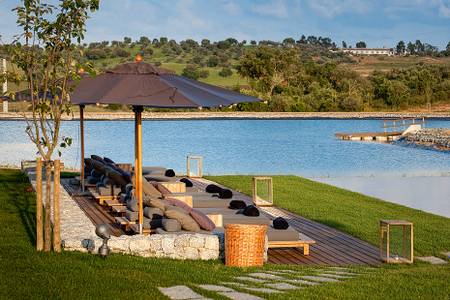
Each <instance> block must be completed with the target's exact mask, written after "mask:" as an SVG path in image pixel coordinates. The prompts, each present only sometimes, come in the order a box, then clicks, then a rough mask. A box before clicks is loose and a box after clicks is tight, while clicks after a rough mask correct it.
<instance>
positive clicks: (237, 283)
mask: <svg viewBox="0 0 450 300" xmlns="http://www.w3.org/2000/svg"><path fill="white" fill-rule="evenodd" d="M220 284H224V285H233V286H237V287H240V288H245V287H247V286H246V285H245V284H242V283H239V282H221V283H220Z"/></svg>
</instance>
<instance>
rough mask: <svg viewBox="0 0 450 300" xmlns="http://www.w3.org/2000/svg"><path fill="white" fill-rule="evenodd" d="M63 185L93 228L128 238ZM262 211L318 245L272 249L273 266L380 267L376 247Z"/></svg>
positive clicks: (198, 183) (200, 183) (104, 212)
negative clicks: (102, 227)
mask: <svg viewBox="0 0 450 300" xmlns="http://www.w3.org/2000/svg"><path fill="white" fill-rule="evenodd" d="M191 181H192V182H193V183H194V186H195V187H197V188H199V189H203V190H204V189H205V187H206V186H207V185H208V184H211V183H214V182H212V181H208V180H206V179H203V178H201V179H200V178H199V179H191ZM61 184H62V185H63V187H64V188H65V189H66V191H67V192H68V193H69V194H70V195H71V196H72V198H73V199H74V201H75V202H76V203H77V204H78V205H79V206H80V208H81V209H82V210H83V211H84V212H85V213H86V215H87V216H88V217H89V219H90V220H91V221H92V223H93V224H94V225H98V224H107V225H108V226H109V228H110V230H111V233H112V234H113V235H115V236H120V235H123V234H126V233H125V232H124V231H123V230H122V229H120V228H119V227H118V226H117V224H116V222H115V219H114V216H113V215H112V213H111V211H109V210H108V209H107V208H106V207H104V206H100V205H99V204H98V203H97V202H96V201H95V200H94V199H93V198H92V197H88V196H76V192H77V187H75V186H73V185H71V184H70V181H69V180H67V179H62V180H61ZM215 184H217V183H215ZM217 185H219V184H217ZM219 186H220V185H219ZM233 194H235V195H238V197H239V198H241V199H243V200H249V201H251V197H249V196H248V195H245V194H242V193H239V192H237V191H233ZM260 210H261V212H262V213H263V214H265V215H266V216H268V217H269V218H270V219H274V218H276V217H283V218H285V219H286V220H287V221H288V222H289V224H290V226H292V227H293V228H295V229H296V230H297V231H298V232H301V233H303V234H306V235H307V236H308V237H310V238H312V239H313V240H315V241H316V243H315V244H313V245H311V246H310V254H309V255H308V256H305V255H303V253H302V251H301V249H297V248H280V249H269V253H268V254H269V262H270V263H273V264H291V265H330V266H346V265H371V266H375V265H378V264H381V261H380V259H379V250H378V247H375V246H374V245H371V244H369V243H367V242H365V241H362V240H360V239H358V238H355V237H353V236H351V235H349V234H346V233H344V232H342V231H339V230H337V229H334V228H331V227H329V226H326V225H324V224H321V223H318V222H315V221H312V220H309V219H306V218H304V217H301V216H299V215H296V214H294V213H291V212H288V211H286V210H284V209H280V208H277V207H260Z"/></svg>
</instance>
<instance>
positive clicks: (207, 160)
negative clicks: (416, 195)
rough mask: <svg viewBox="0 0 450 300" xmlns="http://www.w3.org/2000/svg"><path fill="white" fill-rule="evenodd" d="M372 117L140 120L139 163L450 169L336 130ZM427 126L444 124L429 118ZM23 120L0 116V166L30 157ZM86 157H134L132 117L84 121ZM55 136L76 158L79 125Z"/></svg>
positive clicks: (368, 127)
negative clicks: (192, 159)
mask: <svg viewBox="0 0 450 300" xmlns="http://www.w3.org/2000/svg"><path fill="white" fill-rule="evenodd" d="M382 125H383V124H382V122H381V121H380V120H192V121H144V122H143V159H144V165H148V166H152V165H161V166H165V167H170V168H173V169H175V170H176V171H178V172H184V171H185V169H186V156H187V155H189V154H197V155H202V156H203V157H204V172H205V173H206V174H296V175H303V176H307V177H336V176H378V175H395V176H418V175H420V176H440V175H448V174H450V154H449V153H444V152H438V151H432V150H425V149H420V148H414V147H404V146H398V145H392V144H382V143H375V142H349V141H341V140H338V139H336V138H335V136H334V134H335V133H336V132H364V131H382ZM426 126H427V127H447V128H449V127H450V121H441V120H431V121H429V122H428V123H427V125H426ZM25 127H26V124H25V122H23V121H0V164H14V165H19V164H20V161H21V160H22V159H31V158H32V157H34V156H35V152H36V151H35V148H34V147H33V145H32V144H31V143H30V142H29V139H28V137H27V135H26V134H25ZM85 128H86V129H85V132H86V137H85V141H86V154H98V155H102V156H108V157H110V158H111V159H113V160H115V161H118V162H132V161H133V160H134V122H133V121H87V122H86V126H85ZM61 132H62V136H71V137H72V138H73V139H74V144H73V145H72V147H71V148H70V149H68V150H65V151H63V157H62V159H63V161H64V162H65V164H66V165H67V166H72V167H76V166H78V164H79V161H80V150H79V122H77V121H67V122H64V123H63V126H62V131H61Z"/></svg>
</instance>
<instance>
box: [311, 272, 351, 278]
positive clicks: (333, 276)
mask: <svg viewBox="0 0 450 300" xmlns="http://www.w3.org/2000/svg"><path fill="white" fill-rule="evenodd" d="M319 276H324V277H330V278H336V279H348V278H354V277H353V276H342V275H337V274H327V273H322V274H319Z"/></svg>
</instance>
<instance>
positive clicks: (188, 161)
mask: <svg viewBox="0 0 450 300" xmlns="http://www.w3.org/2000/svg"><path fill="white" fill-rule="evenodd" d="M194 160H196V161H197V173H196V174H191V161H194ZM186 165H187V166H186V176H187V177H189V178H202V177H203V156H199V155H188V156H187V159H186Z"/></svg>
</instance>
